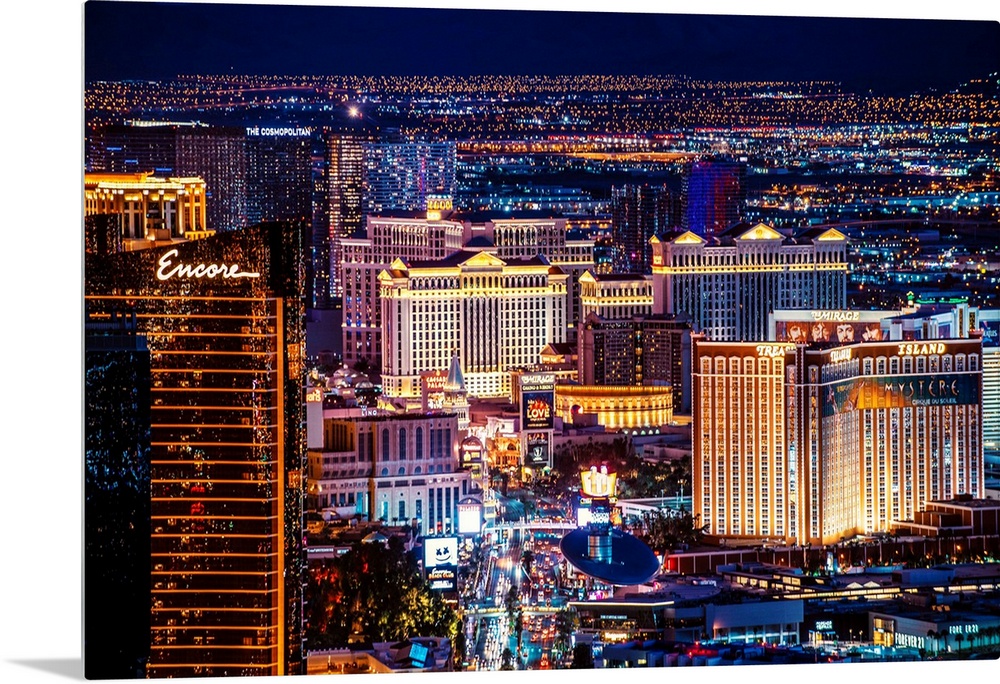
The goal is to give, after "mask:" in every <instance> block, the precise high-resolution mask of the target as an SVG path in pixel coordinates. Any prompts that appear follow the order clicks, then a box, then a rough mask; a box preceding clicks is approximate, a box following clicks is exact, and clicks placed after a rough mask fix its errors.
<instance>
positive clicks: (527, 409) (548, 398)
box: [517, 373, 556, 430]
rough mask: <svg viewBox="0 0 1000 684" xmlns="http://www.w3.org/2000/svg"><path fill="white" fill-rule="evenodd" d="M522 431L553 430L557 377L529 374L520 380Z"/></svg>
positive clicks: (545, 374)
mask: <svg viewBox="0 0 1000 684" xmlns="http://www.w3.org/2000/svg"><path fill="white" fill-rule="evenodd" d="M517 387H518V389H519V390H520V393H519V394H520V402H521V429H522V430H551V429H552V426H553V418H554V416H555V410H554V409H555V404H556V402H555V394H556V393H555V376H554V375H553V374H552V373H527V374H525V375H522V376H521V377H520V378H519V379H518V384H517Z"/></svg>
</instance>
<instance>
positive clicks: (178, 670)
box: [85, 224, 306, 678]
mask: <svg viewBox="0 0 1000 684" xmlns="http://www.w3.org/2000/svg"><path fill="white" fill-rule="evenodd" d="M304 234H305V233H304V229H303V228H302V227H292V226H288V225H285V224H270V225H263V226H254V227H251V228H247V229H244V230H241V231H234V232H230V233H225V234H219V235H216V236H213V237H210V238H206V239H204V240H197V241H191V242H185V243H178V244H170V245H167V246H163V247H158V248H151V249H144V250H138V251H132V252H119V253H113V254H103V255H102V254H88V255H87V261H86V279H85V308H86V313H87V315H88V318H89V319H90V320H94V321H100V320H102V319H104V318H110V317H111V316H113V315H114V314H115V313H116V312H122V313H130V312H134V314H135V317H136V327H137V333H138V334H141V335H144V336H145V338H146V340H147V345H148V348H149V354H150V377H151V387H150V388H149V390H150V391H149V396H150V406H149V410H150V435H151V452H150V453H151V488H152V491H151V494H152V499H151V509H150V516H151V527H152V530H151V558H150V564H151V577H150V582H151V592H152V596H151V600H152V611H151V632H152V633H151V637H150V640H151V653H150V659H149V663H148V666H147V674H148V676H150V677H154V678H159V677H192V676H227V675H233V676H236V675H252V676H270V675H281V674H300V673H302V672H303V668H302V662H303V634H302V600H303V586H304V584H305V579H306V578H305V565H304V559H305V551H304V548H303V546H302V534H303V522H302V521H303V510H302V500H303V496H304V491H303V479H304V478H303V469H304V467H305V454H306V449H305V447H306V443H305V430H304V428H303V426H304V407H303V402H302V396H303V395H302V378H301V374H302V370H303V368H302V367H303V363H304V352H305V345H304V342H305V340H304V323H303V321H304V315H305V311H304V277H305V276H304V273H305V267H304V262H303V261H302V259H303V242H304Z"/></svg>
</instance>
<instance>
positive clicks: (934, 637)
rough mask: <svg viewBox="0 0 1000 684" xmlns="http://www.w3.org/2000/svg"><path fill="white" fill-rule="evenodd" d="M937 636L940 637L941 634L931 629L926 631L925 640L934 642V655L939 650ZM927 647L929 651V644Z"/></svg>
mask: <svg viewBox="0 0 1000 684" xmlns="http://www.w3.org/2000/svg"><path fill="white" fill-rule="evenodd" d="M939 636H941V634H940V633H939V632H936V631H934V630H933V629H928V630H927V639H928V640H933V642H934V652H935V653H937V652H938V651H940V650H941V648H940V647H939V645H938V642H937V640H938V637H939ZM927 646H928V649H927V650H930V648H929V647H930V643H928V644H927Z"/></svg>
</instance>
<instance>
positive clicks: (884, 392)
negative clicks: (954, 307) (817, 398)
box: [823, 374, 979, 417]
mask: <svg viewBox="0 0 1000 684" xmlns="http://www.w3.org/2000/svg"><path fill="white" fill-rule="evenodd" d="M824 399H825V400H824V403H823V416H824V417H825V416H832V415H834V414H837V413H841V412H844V411H852V410H854V409H866V408H900V407H906V406H948V405H953V406H957V405H965V404H978V403H979V382H978V380H977V378H976V376H975V375H973V374H961V375H957V374H956V375H949V376H947V377H945V378H942V377H927V376H915V375H902V376H894V377H869V378H855V379H853V380H848V381H846V382H838V383H835V384H833V385H831V386H830V387H829V389H828V390H826V393H825V397H824Z"/></svg>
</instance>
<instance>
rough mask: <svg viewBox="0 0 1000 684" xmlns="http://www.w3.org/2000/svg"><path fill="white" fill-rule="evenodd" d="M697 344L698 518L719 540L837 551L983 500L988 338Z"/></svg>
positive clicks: (697, 339) (695, 467)
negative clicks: (936, 506)
mask: <svg viewBox="0 0 1000 684" xmlns="http://www.w3.org/2000/svg"><path fill="white" fill-rule="evenodd" d="M693 347H694V350H693V367H694V379H693V402H692V409H693V429H692V436H693V441H694V444H693V447H694V448H693V456H692V473H693V480H694V482H693V485H694V487H693V489H694V491H693V509H694V512H695V513H696V514H698V515H699V516H700V517H701V520H702V522H703V523H705V524H707V525H708V527H709V533H710V534H713V535H716V536H718V537H722V538H726V537H729V538H739V537H748V538H770V539H779V540H784V541H787V542H796V543H799V544H804V543H814V544H829V543H834V542H837V541H839V540H840V539H841V538H843V537H852V536H854V535H856V534H875V533H879V532H889V531H891V530H892V528H893V526H894V523H896V522H901V521H907V520H913V519H914V517H915V516H916V514H918V513H919V512H920V511H923V510H924V509H925V507H926V504H927V502H929V501H940V500H948V499H952V498H953V497H956V496H960V495H971V496H973V497H981V496H983V491H984V482H983V437H982V431H983V426H982V343H981V340H979V339H968V338H966V339H949V340H933V341H921V342H900V341H885V342H866V343H855V344H851V345H845V346H840V347H826V348H823V347H807V346H805V345H795V344H791V343H777V342H765V343H750V342H747V343H725V342H707V341H705V340H704V338H703V337H701V336H696V337H695V339H694V343H693Z"/></svg>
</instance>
